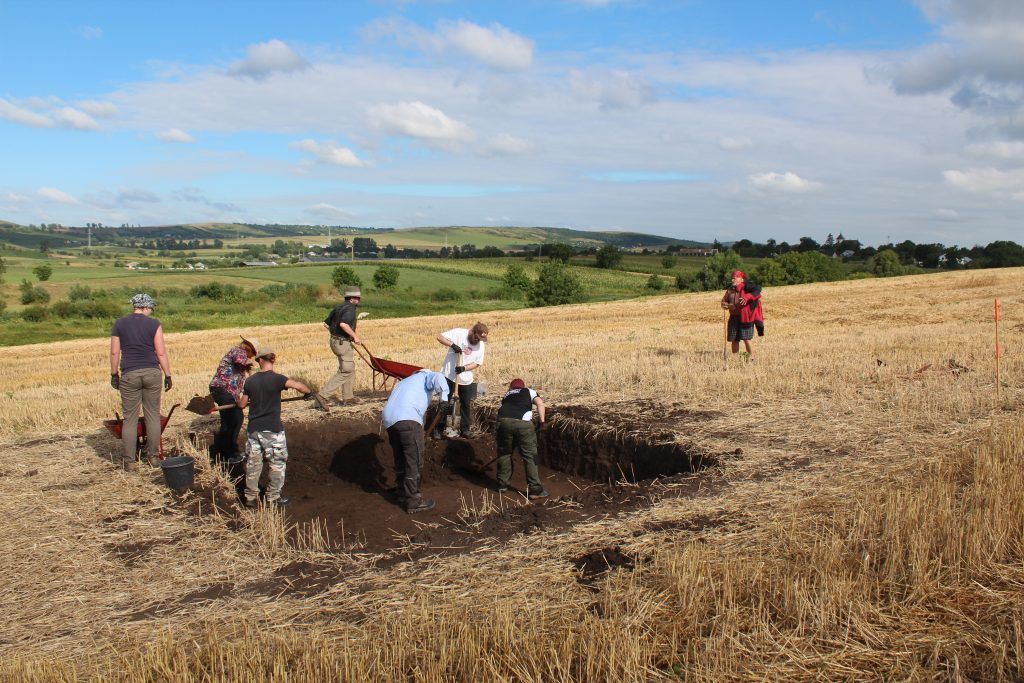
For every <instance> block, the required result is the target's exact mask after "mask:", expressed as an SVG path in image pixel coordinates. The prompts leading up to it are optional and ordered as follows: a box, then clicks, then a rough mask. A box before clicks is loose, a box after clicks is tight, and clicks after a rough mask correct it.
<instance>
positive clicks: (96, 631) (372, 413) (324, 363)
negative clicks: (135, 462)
mask: <svg viewBox="0 0 1024 683" xmlns="http://www.w3.org/2000/svg"><path fill="white" fill-rule="evenodd" d="M1022 275H1024V272H1022V270H1020V269H1014V270H1010V269H1007V270H999V271H985V272H972V273H955V274H944V275H929V276H915V277H909V278H901V279H890V280H881V281H857V282H848V283H829V284H818V285H808V286H798V287H789V288H777V289H773V290H770V291H768V292H767V293H766V302H765V309H766V317H767V319H768V336H767V337H766V338H765V339H764V340H758V341H759V342H760V343H758V360H757V363H756V364H748V365H744V364H742V363H740V362H739V361H738V360H736V359H733V360H732V362H731V363H730V367H729V369H728V370H727V371H723V369H722V363H721V341H720V339H721V336H720V335H721V317H720V311H719V310H718V308H717V301H716V300H717V295H716V294H688V295H679V296H671V297H659V298H655V299H644V300H639V301H630V302H618V303H609V304H600V305H596V304H595V305H583V306H574V307H562V308H551V309H541V310H530V311H516V312H502V313H496V314H494V315H491V316H482V317H483V318H484V319H485V320H487V321H488V322H489V323H491V325H492V333H491V344H490V347H489V351H488V358H487V365H486V367H485V370H486V373H485V376H486V378H487V379H488V381H489V383H490V386H491V388H492V394H493V393H495V390H496V389H497V387H499V386H500V385H502V384H503V383H505V382H507V381H508V379H510V378H511V377H513V376H521V377H523V378H525V379H526V380H527V382H528V383H530V384H532V385H534V386H540V387H542V389H543V395H544V396H545V398H546V400H547V401H548V402H549V404H551V405H552V406H553V408H554V412H555V418H554V419H553V425H552V427H551V430H552V432H551V434H550V435H549V436H548V437H546V438H547V439H548V443H547V444H546V446H545V450H546V453H545V457H546V459H547V464H548V465H549V466H551V469H546V470H545V476H547V477H550V479H549V481H550V482H551V488H552V489H555V488H556V486H557V487H560V488H558V489H557V490H556V491H555V492H556V493H557V494H558V495H557V496H553V499H552V500H549V501H547V502H545V503H543V504H534V505H528V504H526V503H525V502H524V501H523V500H522V498H521V497H518V498H517V497H516V496H503V497H502V498H501V499H496V498H495V497H494V496H493V495H491V494H485V493H484V490H483V486H484V484H485V483H486V482H487V481H488V480H489V477H490V476H493V466H491V468H492V471H491V474H490V475H488V474H483V475H479V477H480V478H479V479H474V477H472V476H469V474H465V472H467V471H468V472H470V473H472V472H474V471H475V470H476V466H477V465H483V464H484V463H485V462H486V460H487V459H488V456H489V454H490V451H488V450H487V449H488V445H487V440H486V439H479V440H477V441H474V442H472V443H470V444H468V445H467V446H466V447H465V448H468V449H469V450H471V451H473V452H471V453H467V452H465V451H460V452H458V453H449V452H447V450H446V448H445V447H444V446H442V445H440V444H433V445H432V446H431V449H432V450H431V453H430V454H428V460H430V463H428V468H427V470H428V477H427V481H426V482H425V485H426V486H427V488H428V490H429V489H430V487H440V490H445V491H453V492H454V491H459V492H460V494H461V498H460V499H458V500H449V501H447V502H446V503H445V505H447V506H448V508H447V510H442V511H438V512H437V513H428V514H426V515H424V516H422V517H412V518H410V517H404V516H401V515H395V520H396V521H395V524H398V523H399V520H400V523H401V524H403V525H406V526H403V527H401V528H398V527H396V528H395V529H394V533H393V534H391V535H386V534H384V535H381V534H377V535H374V534H368V533H366V532H365V530H360V529H353V528H352V527H351V526H349V527H347V528H342V525H341V524H342V520H344V519H345V518H344V516H342V517H341V519H338V518H336V517H332V516H331V515H332V514H333V512H332V511H337V510H338V509H343V507H344V505H343V504H342V503H338V506H341V507H338V506H334V507H331V506H328V508H329V509H327V510H326V511H325V513H324V515H322V516H319V517H318V516H316V515H315V514H314V513H313V512H311V506H314V503H316V502H317V501H316V499H314V498H311V499H310V500H307V501H305V503H306V505H307V508H305V512H303V511H302V510H301V509H300V508H298V507H297V508H296V509H295V511H289V513H288V515H292V517H288V516H285V517H282V516H280V515H278V514H276V513H273V512H270V511H261V512H256V513H254V512H250V511H246V510H240V509H238V508H237V506H235V505H234V504H233V503H232V502H231V490H230V484H229V483H228V482H227V480H226V479H225V478H224V476H223V475H222V474H220V473H219V472H217V471H215V470H213V469H211V468H209V467H205V466H202V465H203V460H202V458H200V460H199V463H200V468H199V472H198V481H197V490H196V491H194V492H191V493H188V494H186V495H185V496H184V497H182V498H176V497H175V496H174V495H172V494H170V493H169V492H168V491H167V490H166V489H164V488H163V487H162V486H161V485H160V484H161V482H160V481H159V475H158V473H155V472H153V471H145V472H144V473H142V474H135V475H125V474H122V473H119V472H117V471H115V470H114V469H113V468H112V467H111V466H110V464H109V462H108V461H107V460H106V458H108V457H109V455H110V453H112V452H113V451H114V449H115V448H116V444H114V442H113V441H112V440H111V439H110V437H109V436H107V435H106V434H105V433H103V432H102V431H101V429H100V427H99V425H100V421H101V420H102V419H103V418H106V417H109V416H110V415H111V414H112V412H113V411H114V410H115V409H117V404H116V397H115V395H114V392H113V391H111V390H110V389H109V387H107V386H106V365H105V362H106V343H105V340H82V341H75V342H63V343H56V344H49V345H39V346H28V347H18V348H10V349H0V382H2V385H3V390H4V393H3V395H2V396H0V414H2V415H3V418H2V419H3V422H2V425H0V439H2V442H0V448H2V451H3V459H2V461H0V470H2V471H0V518H2V519H3V520H4V529H3V536H4V539H5V541H4V546H5V547H4V552H3V553H0V574H2V575H3V576H4V579H5V580H4V582H3V583H2V584H0V603H2V604H3V605H4V607H5V609H4V620H3V623H2V625H0V654H2V662H0V678H2V679H11V680H54V679H56V680H76V679H87V678H99V677H102V678H106V679H113V680H142V679H159V680H196V679H201V680H210V679H212V680H251V679H254V678H264V677H266V678H285V677H286V676H289V677H290V678H291V679H293V680H324V679H339V680H365V679H385V680H394V679H399V678H404V679H418V680H420V679H421V680H494V679H505V680H587V681H593V680H650V679H658V678H674V677H680V678H687V679H702V680H751V679H758V680H761V679H773V680H809V679H822V678H827V679H842V680H862V679H865V680H866V679H871V680H878V679H893V678H897V679H908V678H909V679H935V678H967V679H976V680H996V679H1000V678H1003V679H1020V678H1022V677H1024V632H1022V631H1024V626H1022V624H1024V607H1022V603H1021V600H1020V595H1021V590H1022V589H1024V498H1022V497H1021V495H1020V492H1021V491H1022V490H1024V427H1022V426H1021V422H1020V413H1021V409H1022V407H1024V390H1022V385H1021V371H1022V369H1024V367H1022V365H1024V363H1022V360H1021V354H1020V345H1019V343H1018V341H1017V340H1018V339H1019V335H1020V332H1021V331H1024V315H1022V313H1021V311H1022V310H1024V294H1022V293H1021V288H1020V283H1021V279H1022ZM1004 293H1005V295H1003V294H1004ZM996 294H999V295H1000V296H1001V299H1002V303H1003V310H1004V323H1003V330H1004V344H1005V348H1006V355H1005V357H1004V359H1003V378H1004V386H1003V387H1002V401H1001V403H1000V404H998V405H997V404H996V402H995V396H994V395H995V382H994V375H993V340H992V313H991V311H992V297H993V296H994V295H996ZM471 322H473V321H472V320H471V319H463V318H460V317H443V318H419V319H415V318H410V319H402V320H392V321H372V319H371V320H368V321H365V323H364V324H361V326H360V333H361V334H362V335H363V337H364V338H365V339H366V340H367V342H368V343H369V344H370V346H371V348H372V349H373V351H374V352H375V353H376V354H377V355H381V356H389V357H392V358H395V359H400V360H403V361H406V362H412V363H417V364H421V365H433V364H436V363H437V362H438V361H439V360H440V356H441V352H442V351H443V350H442V349H440V347H439V345H438V344H437V343H436V342H434V341H433V336H434V335H435V334H436V333H437V332H439V331H442V330H445V329H447V328H449V327H452V326H454V325H456V324H461V325H466V324H468V323H471ZM321 330H322V328H321V327H320V326H319V323H316V324H309V325H299V326H287V327H276V328H273V327H267V328H259V327H254V328H251V329H247V330H244V331H245V332H247V333H249V334H254V335H256V336H257V337H258V338H259V339H261V340H263V341H267V342H272V343H273V344H274V345H275V347H276V348H277V349H278V353H279V359H280V365H281V366H282V370H283V371H284V372H286V373H293V374H303V375H306V376H308V377H320V378H326V377H327V376H328V375H329V374H330V373H331V371H332V367H331V366H332V364H333V357H332V356H330V355H329V353H328V352H327V349H326V344H325V340H324V339H323V335H322V333H321ZM168 332H169V333H170V334H169V336H168V346H169V350H170V354H171V362H172V364H173V366H174V375H175V388H174V390H173V391H172V392H171V393H170V394H169V395H165V404H169V403H171V402H184V401H185V400H187V398H188V396H190V395H191V393H192V392H193V391H202V390H203V388H204V387H205V386H206V382H207V380H208V378H209V377H208V375H209V373H210V372H211V370H212V368H213V366H214V365H215V363H216V361H217V359H218V358H219V356H220V354H221V353H222V352H223V350H225V349H226V348H227V347H228V346H229V345H230V344H231V343H233V341H234V340H235V339H237V337H236V336H235V335H236V332H235V331H215V332H210V331H207V332H195V333H185V334H174V333H173V330H169V331H168ZM358 372H359V384H360V387H359V388H360V389H361V390H362V391H363V392H364V394H366V395H367V396H368V400H367V401H365V402H364V403H363V404H360V405H358V406H352V407H347V408H345V409H343V410H341V411H336V412H335V413H332V415H331V416H330V417H326V418H325V417H323V416H318V415H317V414H315V413H313V412H312V411H309V410H308V409H307V408H306V407H304V406H303V405H297V404H289V406H288V408H287V409H286V421H287V425H288V428H289V429H290V430H292V431H293V433H294V434H295V440H294V443H293V449H292V460H291V462H290V464H289V467H290V468H291V469H290V472H294V484H295V486H296V487H299V486H300V485H302V484H301V482H302V481H304V478H305V479H309V480H310V482H311V483H308V485H309V486H310V487H312V486H313V485H314V484H316V485H317V486H323V487H324V489H323V490H324V491H332V492H333V494H334V495H338V496H342V497H344V496H346V495H351V496H363V498H359V499H358V500H363V501H368V500H371V499H372V500H375V501H377V502H376V503H375V504H376V505H377V506H378V508H377V509H378V510H380V511H381V515H383V514H385V512H384V511H385V510H387V509H388V506H389V505H390V503H389V502H388V501H387V494H383V493H381V492H380V491H377V490H375V488H377V487H381V486H384V485H390V479H389V476H390V473H389V472H388V471H386V469H385V470H384V471H381V468H382V465H381V463H382V462H386V461H384V460H382V458H383V457H384V454H385V453H386V449H385V450H384V451H379V450H378V449H379V448H380V446H379V444H375V443H372V439H373V437H374V435H376V433H377V432H376V428H375V424H374V420H375V417H376V411H377V410H378V409H379V407H380V405H381V403H382V399H380V398H372V397H370V396H369V392H368V390H369V373H368V370H367V369H366V368H365V366H361V365H360V366H359V367H358ZM494 398H495V397H494V396H493V395H492V396H489V397H487V398H486V399H485V400H484V401H483V403H484V404H486V405H484V406H483V410H482V412H483V413H485V414H486V413H488V411H489V410H492V409H493V408H492V407H493V403H494ZM207 425H208V418H194V417H193V416H189V417H182V418H181V419H179V418H178V416H176V417H175V420H174V421H173V422H172V424H171V427H169V429H168V432H167V435H166V437H165V438H166V439H167V441H168V443H170V444H174V445H175V446H176V447H177V448H179V449H180V450H183V451H185V452H194V453H196V454H197V455H198V451H196V449H195V447H194V446H193V445H192V443H191V441H190V439H189V438H188V433H189V432H190V431H191V432H198V433H202V432H203V431H204V430H205V429H207ZM360 439H364V440H365V442H366V443H365V446H366V447H365V448H364V449H362V450H360V449H359V448H357V447H355V446H353V444H354V443H357V442H359V440H360ZM317 444H319V445H317ZM490 448H493V447H490ZM659 449H661V450H659ZM664 449H668V450H664ZM652 452H658V453H668V452H674V453H676V456H677V458H678V461H676V462H675V465H676V466H671V465H672V462H670V461H671V457H669V456H657V457H652V456H650V453H652ZM341 455H347V456H350V458H348V459H346V458H344V457H341V458H339V456H341ZM460 457H461V458H464V460H463V461H458V460H459V458H460ZM360 458H362V460H361V461H362V462H365V463H367V464H368V465H369V466H371V467H376V468H378V470H377V471H376V473H375V475H374V476H373V477H368V478H366V479H359V478H358V468H355V470H353V467H352V463H354V462H360V460H359V459H360ZM593 458H599V459H600V460H601V462H602V463H603V464H602V465H601V466H600V467H597V468H596V469H595V468H593V467H590V468H589V469H588V467H589V466H588V465H586V463H587V462H588V459H591V460H592V459H593ZM466 459H468V460H466ZM445 460H447V461H448V462H447V465H448V466H447V467H442V464H444V463H443V461H445ZM682 460H685V461H686V466H685V467H681V466H678V465H679V462H680V461H682ZM328 461H330V462H328ZM335 461H337V462H335ZM317 463H321V464H320V465H318V464H317ZM374 463H376V465H375V464H374ZM631 463H632V464H633V465H636V467H641V468H646V467H653V468H655V469H657V468H658V467H665V476H663V477H660V478H656V479H654V480H650V479H644V478H643V477H642V476H641V475H640V473H638V472H637V471H636V469H635V468H633V469H630V465H631ZM642 463H645V464H642ZM332 464H334V465H335V466H338V467H340V470H339V471H341V472H345V473H348V477H349V478H348V479H346V478H345V476H342V475H341V474H338V472H335V474H336V475H337V476H336V477H335V479H336V481H337V482H338V483H335V482H334V481H331V480H330V479H329V478H326V479H325V478H323V477H321V479H320V480H317V481H316V482H312V477H314V475H323V474H325V473H323V472H322V469H323V468H324V467H327V468H328V469H330V468H331V465H332ZM346 467H347V468H346ZM615 469H618V470H619V471H620V472H621V473H622V474H623V475H625V476H626V478H627V479H636V480H639V481H632V482H627V483H621V484H618V485H615V486H608V485H607V484H606V483H604V482H603V481H602V480H603V479H604V478H605V477H606V476H607V474H608V472H609V471H613V470H615ZM690 469H692V470H693V471H689V470H690ZM518 470H519V468H518V467H517V476H519V477H521V476H522V475H521V471H518ZM332 471H333V470H332ZM460 472H462V473H463V474H464V475H465V476H463V474H459V473H460ZM642 472H646V473H649V472H650V470H644V469H642ZM446 473H455V474H456V475H457V476H456V477H455V479H451V480H448V481H447V482H446V481H444V480H445V479H448V478H449V477H450V474H446ZM353 479H357V481H353ZM290 481H291V479H290ZM570 487H573V488H575V489H578V492H576V493H572V492H569V491H570ZM309 490H312V489H309ZM286 492H288V489H287V488H286ZM298 502H299V503H302V502H303V501H301V500H300V501H298ZM391 509H393V506H392V508H391ZM303 515H304V517H303ZM357 526H358V525H357ZM365 526H366V527H367V528H369V527H370V525H369V524H368V523H367V524H365ZM379 526H380V525H378V527H379ZM360 531H363V533H362V535H361V534H360ZM410 532H411V533H410ZM421 532H422V533H421ZM417 536H419V537H418V538H417Z"/></svg>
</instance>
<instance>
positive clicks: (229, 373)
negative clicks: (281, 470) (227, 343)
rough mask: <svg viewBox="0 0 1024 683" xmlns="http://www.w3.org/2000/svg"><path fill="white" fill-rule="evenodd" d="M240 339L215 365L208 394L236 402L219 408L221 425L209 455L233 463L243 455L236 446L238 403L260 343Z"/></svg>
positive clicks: (239, 426) (239, 417)
mask: <svg viewBox="0 0 1024 683" xmlns="http://www.w3.org/2000/svg"><path fill="white" fill-rule="evenodd" d="M241 339H242V342H241V343H240V344H237V345H235V346H232V347H231V349H229V350H228V352H227V353H225V354H224V357H223V358H221V359H220V363H219V364H218V365H217V371H216V372H215V373H214V374H213V379H211V380H210V395H211V396H212V397H213V400H214V401H215V402H216V403H217V405H222V406H223V405H228V404H230V403H234V404H236V407H234V408H225V409H224V410H221V411H220V429H219V430H218V431H217V435H216V436H215V437H214V439H213V449H212V450H211V452H210V457H211V458H212V459H214V460H220V461H221V462H222V463H234V462H237V461H239V460H240V459H241V458H242V454H241V452H240V451H239V449H238V433H239V432H240V431H242V423H243V422H244V421H245V413H244V412H243V411H242V409H241V408H238V407H237V404H238V400H239V399H240V398H241V396H242V389H243V387H245V378H246V377H248V376H249V373H250V371H251V370H252V359H253V358H255V357H256V354H257V353H258V352H259V343H258V342H256V340H254V339H246V338H245V337H242V338H241Z"/></svg>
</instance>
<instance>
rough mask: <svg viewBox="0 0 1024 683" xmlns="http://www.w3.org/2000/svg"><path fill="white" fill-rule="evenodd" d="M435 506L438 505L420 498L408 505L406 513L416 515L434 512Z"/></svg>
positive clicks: (427, 499)
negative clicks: (428, 511)
mask: <svg viewBox="0 0 1024 683" xmlns="http://www.w3.org/2000/svg"><path fill="white" fill-rule="evenodd" d="M434 505H436V503H434V501H432V500H430V499H429V498H419V499H415V500H411V501H409V502H408V503H407V505H406V508H405V511H406V512H408V513H409V514H410V515H415V514H416V513H417V512H425V511H427V510H433V509H434Z"/></svg>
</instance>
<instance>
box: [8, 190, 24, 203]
mask: <svg viewBox="0 0 1024 683" xmlns="http://www.w3.org/2000/svg"><path fill="white" fill-rule="evenodd" d="M4 199H5V200H6V201H9V202H27V201H28V197H26V196H25V195H23V194H18V193H17V192H8V193H7V194H5V195H4Z"/></svg>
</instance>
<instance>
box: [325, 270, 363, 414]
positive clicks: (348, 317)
mask: <svg viewBox="0 0 1024 683" xmlns="http://www.w3.org/2000/svg"><path fill="white" fill-rule="evenodd" d="M360 301H362V294H361V293H360V291H359V288H357V287H349V288H348V289H346V290H345V303H343V304H338V305H337V306H335V307H334V309H333V310H332V311H331V314H330V315H329V316H327V319H326V320H324V327H326V328H327V331H328V332H330V333H331V352H332V353H334V355H335V356H337V357H338V372H336V373H334V376H333V377H331V378H330V379H329V380H327V384H325V385H324V388H323V390H322V391H321V392H320V395H321V396H325V397H326V396H333V397H334V399H335V400H338V401H341V402H342V403H355V402H356V400H357V399H356V398H355V396H354V395H353V393H352V386H353V385H354V384H355V379H356V363H355V355H354V354H353V353H352V345H353V344H362V343H363V340H362V339H360V338H359V335H358V334H356V320H357V319H358V316H357V315H356V308H358V307H359V302H360Z"/></svg>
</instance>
